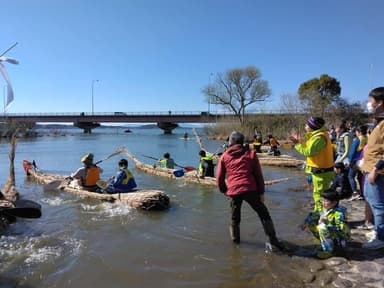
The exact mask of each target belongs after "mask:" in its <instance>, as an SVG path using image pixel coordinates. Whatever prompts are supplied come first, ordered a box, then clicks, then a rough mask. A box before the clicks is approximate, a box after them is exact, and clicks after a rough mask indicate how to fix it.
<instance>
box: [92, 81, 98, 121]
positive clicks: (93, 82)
mask: <svg viewBox="0 0 384 288" xmlns="http://www.w3.org/2000/svg"><path fill="white" fill-rule="evenodd" d="M95 82H99V80H92V85H91V86H92V87H91V89H92V115H93V112H94V105H93V86H94V84H95Z"/></svg>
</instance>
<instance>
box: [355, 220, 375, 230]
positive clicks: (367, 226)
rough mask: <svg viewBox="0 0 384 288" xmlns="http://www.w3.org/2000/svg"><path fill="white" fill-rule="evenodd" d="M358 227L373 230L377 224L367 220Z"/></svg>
mask: <svg viewBox="0 0 384 288" xmlns="http://www.w3.org/2000/svg"><path fill="white" fill-rule="evenodd" d="M356 228H357V229H362V230H372V229H373V228H375V226H374V225H373V224H372V223H370V222H365V223H364V224H363V225H359V226H357V227H356Z"/></svg>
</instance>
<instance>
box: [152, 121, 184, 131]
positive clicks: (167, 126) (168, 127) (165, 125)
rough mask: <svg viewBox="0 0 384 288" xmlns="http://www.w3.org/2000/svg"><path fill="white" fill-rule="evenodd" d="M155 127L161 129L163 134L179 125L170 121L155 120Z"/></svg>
mask: <svg viewBox="0 0 384 288" xmlns="http://www.w3.org/2000/svg"><path fill="white" fill-rule="evenodd" d="M157 127H159V128H160V129H162V130H163V131H164V134H172V130H173V129H175V128H176V127H179V125H178V124H177V123H172V122H157Z"/></svg>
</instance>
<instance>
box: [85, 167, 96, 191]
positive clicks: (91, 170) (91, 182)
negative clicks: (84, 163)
mask: <svg viewBox="0 0 384 288" xmlns="http://www.w3.org/2000/svg"><path fill="white" fill-rule="evenodd" d="M98 180H100V169H99V167H97V166H92V167H88V168H87V173H86V176H85V179H84V183H83V186H85V187H89V186H95V185H96V182H97V181H98Z"/></svg>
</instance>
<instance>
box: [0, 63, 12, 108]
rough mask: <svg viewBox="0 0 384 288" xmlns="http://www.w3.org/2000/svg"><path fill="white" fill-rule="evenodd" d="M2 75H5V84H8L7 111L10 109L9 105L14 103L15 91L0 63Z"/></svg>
mask: <svg viewBox="0 0 384 288" xmlns="http://www.w3.org/2000/svg"><path fill="white" fill-rule="evenodd" d="M0 73H1V74H2V75H3V78H4V80H5V82H7V101H6V102H5V110H7V109H8V107H9V105H10V104H11V102H12V101H13V89H12V85H11V81H9V77H8V73H7V70H5V67H4V65H3V64H1V63H0Z"/></svg>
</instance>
